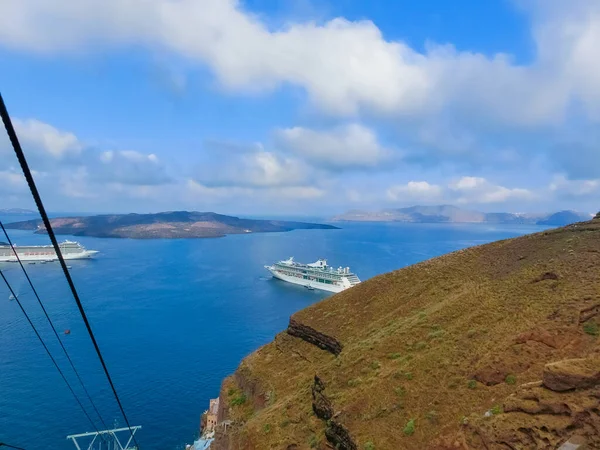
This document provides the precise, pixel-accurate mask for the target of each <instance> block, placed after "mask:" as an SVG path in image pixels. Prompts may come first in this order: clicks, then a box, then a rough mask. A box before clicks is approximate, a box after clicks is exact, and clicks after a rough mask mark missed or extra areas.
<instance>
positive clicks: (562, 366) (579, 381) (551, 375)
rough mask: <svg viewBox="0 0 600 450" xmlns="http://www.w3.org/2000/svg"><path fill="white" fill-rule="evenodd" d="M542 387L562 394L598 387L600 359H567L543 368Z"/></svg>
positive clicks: (599, 382) (599, 383) (599, 381)
mask: <svg viewBox="0 0 600 450" xmlns="http://www.w3.org/2000/svg"><path fill="white" fill-rule="evenodd" d="M543 377H544V386H545V387H547V388H548V389H551V390H553V391H557V392H562V391H568V390H571V389H589V388H592V387H595V386H598V385H600V358H580V359H567V360H564V361H558V362H554V363H551V364H546V367H545V368H544V375H543Z"/></svg>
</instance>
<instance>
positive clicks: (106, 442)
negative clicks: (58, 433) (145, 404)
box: [67, 425, 142, 450]
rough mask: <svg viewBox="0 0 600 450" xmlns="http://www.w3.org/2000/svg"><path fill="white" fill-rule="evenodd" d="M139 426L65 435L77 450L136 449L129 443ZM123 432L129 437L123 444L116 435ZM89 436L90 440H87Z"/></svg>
mask: <svg viewBox="0 0 600 450" xmlns="http://www.w3.org/2000/svg"><path fill="white" fill-rule="evenodd" d="M140 428H142V427H141V426H139V425H138V426H136V427H131V431H129V428H127V427H125V428H113V429H112V430H104V431H92V432H89V433H81V434H72V435H70V436H67V439H71V440H72V441H73V444H75V447H77V450H83V449H86V450H96V449H97V450H101V449H106V450H137V449H136V447H130V446H129V445H130V444H131V441H132V440H133V435H134V434H135V432H136V431H137V430H139V429H140ZM123 432H126V433H127V434H126V435H127V436H129V439H128V440H127V443H126V444H125V445H123V444H122V443H121V440H120V439H119V437H118V436H117V434H121V435H123ZM90 438H91V441H89V440H90ZM82 441H86V442H87V441H89V443H88V444H83V443H82ZM80 444H81V445H80ZM86 445H87V446H86Z"/></svg>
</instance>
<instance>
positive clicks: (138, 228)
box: [5, 211, 337, 239]
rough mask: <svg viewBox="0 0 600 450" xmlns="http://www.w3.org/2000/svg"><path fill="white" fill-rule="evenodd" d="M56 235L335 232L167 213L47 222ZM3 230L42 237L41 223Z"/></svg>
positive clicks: (139, 236) (320, 226) (280, 222)
mask: <svg viewBox="0 0 600 450" xmlns="http://www.w3.org/2000/svg"><path fill="white" fill-rule="evenodd" d="M50 223H51V225H52V229H53V230H54V232H55V233H56V234H69V235H73V236H92V237H110V238H132V239H176V238H207V237H222V236H225V235H227V234H245V233H265V232H274V231H291V230H295V229H336V228H337V227H335V226H333V225H323V224H318V223H306V222H293V221H283V220H254V219H240V218H239V217H233V216H226V215H223V214H217V213H214V212H197V211H191V212H190V211H169V212H161V213H156V214H103V215H97V216H82V217H58V218H53V219H50ZM5 226H6V228H10V229H18V230H32V231H35V233H38V234H44V233H46V229H45V228H44V225H43V223H42V221H41V220H26V221H22V222H13V223H9V224H7V225H5Z"/></svg>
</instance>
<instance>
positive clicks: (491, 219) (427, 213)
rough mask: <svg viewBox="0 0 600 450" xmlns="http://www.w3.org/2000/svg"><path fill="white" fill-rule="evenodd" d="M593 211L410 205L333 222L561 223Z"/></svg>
mask: <svg viewBox="0 0 600 450" xmlns="http://www.w3.org/2000/svg"><path fill="white" fill-rule="evenodd" d="M592 217H593V215H592V214H586V213H580V212H577V211H559V212H555V213H539V214H535V213H526V214H521V213H508V212H497V213H484V212H479V211H471V210H467V209H462V208H459V207H457V206H452V205H437V206H410V207H408V208H395V209H383V210H381V211H361V210H352V211H348V212H346V213H344V214H340V215H338V216H335V217H333V218H332V219H331V220H332V221H333V222H407V223H496V224H532V225H551V226H561V225H568V224H571V223H574V222H581V221H584V220H590V219H591V218H592Z"/></svg>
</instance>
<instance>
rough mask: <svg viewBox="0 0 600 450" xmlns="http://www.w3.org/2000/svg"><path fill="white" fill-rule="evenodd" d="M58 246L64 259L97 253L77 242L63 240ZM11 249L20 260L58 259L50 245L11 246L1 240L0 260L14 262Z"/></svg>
mask: <svg viewBox="0 0 600 450" xmlns="http://www.w3.org/2000/svg"><path fill="white" fill-rule="evenodd" d="M58 246H59V248H60V252H61V253H62V255H63V258H64V259H85V258H91V257H92V256H94V255H95V254H96V253H98V252H97V251H96V250H86V248H85V247H84V246H83V245H81V244H80V243H79V242H73V241H64V242H61V243H60V244H58ZM13 249H14V250H15V251H16V252H17V254H18V255H19V259H20V260H21V261H56V260H57V259H58V256H56V252H55V251H54V247H53V246H52V245H27V246H19V245H13V247H12V248H11V247H10V245H8V244H6V243H4V242H2V243H0V262H16V261H17V257H16V256H15V253H14V251H13Z"/></svg>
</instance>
